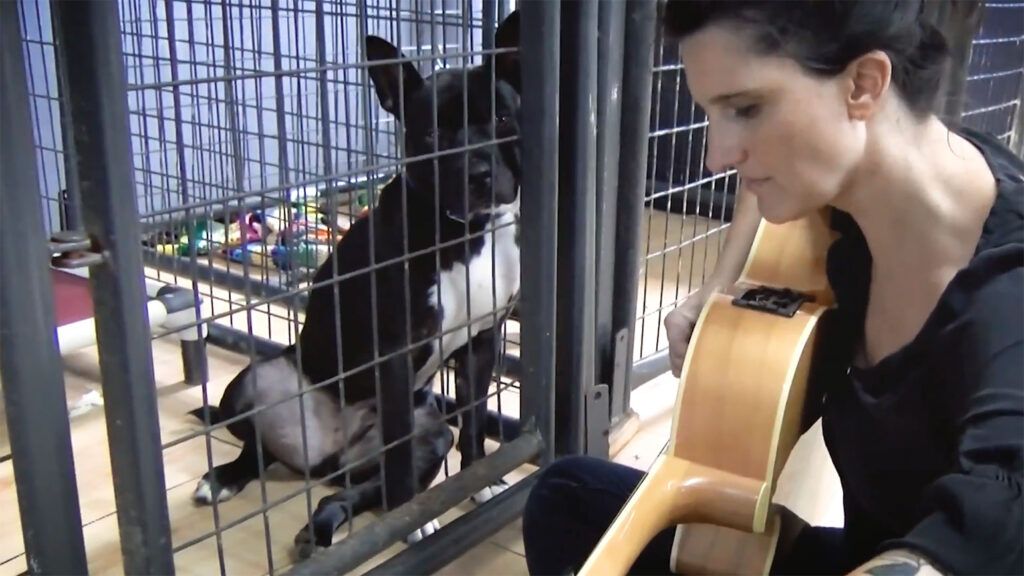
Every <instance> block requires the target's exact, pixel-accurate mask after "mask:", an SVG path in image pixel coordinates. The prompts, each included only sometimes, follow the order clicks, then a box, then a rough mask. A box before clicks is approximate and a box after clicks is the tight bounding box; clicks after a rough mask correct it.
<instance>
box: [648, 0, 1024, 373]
mask: <svg viewBox="0 0 1024 576" xmlns="http://www.w3.org/2000/svg"><path fill="white" fill-rule="evenodd" d="M654 59H655V63H654V78H653V83H654V86H653V94H652V107H651V130H650V141H649V148H648V176H647V185H648V188H647V195H646V198H645V216H644V226H645V228H644V231H643V241H644V243H645V248H646V251H645V254H646V255H645V256H644V258H643V260H642V264H641V266H640V270H639V278H638V282H639V284H640V286H639V290H638V293H637V303H636V306H637V320H636V325H635V330H636V336H635V338H634V346H633V361H634V363H636V362H640V361H642V360H644V359H647V358H650V357H651V356H653V355H655V354H657V353H659V352H663V351H664V350H665V349H667V347H668V342H667V341H666V339H665V332H664V328H663V324H662V323H663V320H664V317H665V315H666V314H667V313H668V312H669V311H670V310H672V309H673V308H675V307H676V306H677V305H678V304H679V303H680V302H681V301H683V300H685V298H686V297H687V296H688V295H689V294H691V293H693V292H694V291H696V290H697V289H699V288H700V286H701V285H702V284H703V282H704V280H705V278H706V276H707V274H709V273H710V272H711V271H712V270H713V269H714V266H715V262H716V259H717V255H718V250H719V248H720V246H721V243H722V241H723V240H724V231H725V229H726V228H727V227H728V225H729V222H730V221H731V218H732V209H733V205H734V201H735V193H736V182H737V180H736V176H735V172H734V171H727V172H724V173H721V174H712V173H711V172H709V171H708V170H707V168H706V167H705V165H704V154H705V146H706V138H707V118H706V117H705V115H704V113H703V111H702V110H701V109H700V108H699V107H696V106H695V105H694V103H693V101H692V99H691V96H690V94H689V91H688V90H687V88H686V79H685V70H683V68H682V65H681V64H680V63H679V58H678V46H676V45H675V44H674V43H671V42H663V41H662V40H661V39H660V38H658V39H657V41H656V45H655V56H654ZM1022 63H1024V3H1022V2H1012V1H1008V2H1001V1H995V2H987V3H985V15H984V20H983V22H982V26H981V30H980V31H979V33H978V34H977V35H976V36H975V38H974V39H973V42H972V53H971V60H970V64H969V71H968V77H967V85H966V88H965V104H964V110H963V123H964V124H965V125H967V126H969V127H972V128H976V129H980V130H984V131H986V132H990V133H992V134H993V135H995V136H997V137H999V138H1001V139H1002V140H1003V141H1004V142H1006V143H1007V144H1010V143H1011V140H1012V138H1013V135H1014V133H1015V130H1019V128H1015V122H1017V125H1019V121H1018V120H1017V115H1018V110H1019V108H1020V99H1021V86H1022V76H1024V70H1022V68H1021V66H1022ZM639 383H642V382H639ZM639 383H638V384H639Z"/></svg>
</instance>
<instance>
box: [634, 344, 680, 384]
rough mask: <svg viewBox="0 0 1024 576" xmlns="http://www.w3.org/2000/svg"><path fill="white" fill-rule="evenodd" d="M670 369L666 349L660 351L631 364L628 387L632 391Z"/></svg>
mask: <svg viewBox="0 0 1024 576" xmlns="http://www.w3.org/2000/svg"><path fill="white" fill-rule="evenodd" d="M671 369H672V365H671V363H670V362H669V358H668V349H665V350H661V351H658V352H655V353H654V354H651V355H650V356H647V357H646V358H642V359H640V360H638V361H636V362H634V363H633V368H632V376H631V378H630V381H629V385H630V387H631V388H632V389H633V390H636V389H637V388H639V387H641V386H643V385H644V384H646V383H648V382H650V381H651V380H654V379H655V378H657V377H659V376H661V375H663V374H665V373H666V372H668V371H669V370H671Z"/></svg>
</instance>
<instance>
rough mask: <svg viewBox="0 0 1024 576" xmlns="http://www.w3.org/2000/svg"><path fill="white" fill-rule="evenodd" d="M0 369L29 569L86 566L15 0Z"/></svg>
mask: <svg viewBox="0 0 1024 576" xmlns="http://www.w3.org/2000/svg"><path fill="white" fill-rule="evenodd" d="M0 42H2V44H0V62H2V65H0V86H3V89H2V90H0V126H3V129H0V161H2V169H0V214H4V215H7V218H6V220H5V222H4V223H3V225H2V226H0V370H2V371H3V376H4V385H3V393H4V403H5V406H6V407H7V426H8V432H9V435H10V441H11V455H12V459H13V461H14V476H15V480H16V488H17V494H18V509H19V511H20V513H21V533H22V537H23V539H24V541H25V553H26V556H27V564H28V571H29V573H32V574H84V573H85V572H86V571H87V566H86V559H85V543H84V540H83V538H82V515H81V511H80V510H79V508H78V487H77V484H76V483H75V464H74V459H73V457H72V451H71V426H70V424H69V423H68V413H67V401H66V399H65V395H64V376H63V374H62V372H61V361H60V353H59V351H58V349H57V346H56V342H55V338H54V332H53V326H54V315H53V289H52V287H51V285H50V278H49V275H48V273H47V270H48V267H47V265H48V262H49V253H48V252H49V251H48V250H47V241H46V238H45V236H44V234H43V230H45V227H44V222H43V215H42V209H41V207H40V204H39V198H40V193H39V178H38V174H36V158H35V143H34V142H33V139H32V125H31V118H32V116H31V113H30V108H29V99H28V82H27V79H26V76H25V63H24V60H23V54H24V52H23V51H22V45H21V42H22V39H21V24H20V20H19V16H18V3H17V2H0Z"/></svg>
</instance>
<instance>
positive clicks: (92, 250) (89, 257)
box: [50, 230, 106, 270]
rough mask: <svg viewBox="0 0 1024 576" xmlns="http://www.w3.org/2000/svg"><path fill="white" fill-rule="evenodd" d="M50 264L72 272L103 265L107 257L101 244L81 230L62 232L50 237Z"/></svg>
mask: <svg viewBox="0 0 1024 576" xmlns="http://www.w3.org/2000/svg"><path fill="white" fill-rule="evenodd" d="M50 254H51V256H50V263H51V264H52V265H53V267H54V268H63V269H65V270H70V269H74V268H88V267H89V266H95V265H97V264H102V263H103V262H104V260H106V257H105V256H104V255H103V250H102V249H101V248H100V246H99V244H98V243H96V242H94V241H93V240H90V239H89V237H88V236H87V235H86V233H85V232H83V231H81V230H61V231H60V232H55V233H54V234H53V235H52V236H50Z"/></svg>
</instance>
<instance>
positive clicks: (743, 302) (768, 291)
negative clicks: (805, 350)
mask: <svg viewBox="0 0 1024 576" xmlns="http://www.w3.org/2000/svg"><path fill="white" fill-rule="evenodd" d="M813 301H814V297H813V296H811V295H810V294H804V293H802V292H797V291H795V290H790V289H789V288H771V287H768V286H761V287H759V288H751V289H749V290H746V291H745V292H743V294H741V295H739V296H737V297H736V298H733V300H732V303H733V305H734V306H739V307H741V308H749V309H751V310H760V311H761V312H767V313H769V314H777V315H779V316H785V317H787V318H792V317H793V315H795V314H796V311H797V310H799V309H800V306H802V305H803V303H804V302H813Z"/></svg>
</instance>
